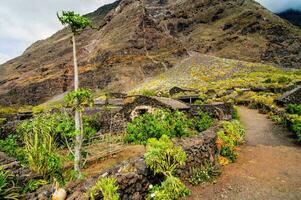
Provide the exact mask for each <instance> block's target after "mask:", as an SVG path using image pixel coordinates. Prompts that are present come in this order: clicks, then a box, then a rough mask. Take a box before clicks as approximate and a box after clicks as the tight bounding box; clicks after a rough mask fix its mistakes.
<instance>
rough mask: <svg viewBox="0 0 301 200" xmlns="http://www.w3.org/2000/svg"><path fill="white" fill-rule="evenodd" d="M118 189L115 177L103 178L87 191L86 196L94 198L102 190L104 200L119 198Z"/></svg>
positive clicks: (116, 199)
mask: <svg viewBox="0 0 301 200" xmlns="http://www.w3.org/2000/svg"><path fill="white" fill-rule="evenodd" d="M117 191H118V186H117V180H116V179H115V178H101V179H99V180H98V181H97V182H96V183H95V185H94V186H93V187H91V188H90V189H89V190H88V191H87V193H86V196H88V197H90V199H92V200H94V199H95V197H96V196H97V195H99V192H101V193H102V195H103V198H104V200H118V199H119V194H118V192H117Z"/></svg>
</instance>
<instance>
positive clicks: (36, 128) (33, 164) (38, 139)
mask: <svg viewBox="0 0 301 200" xmlns="http://www.w3.org/2000/svg"><path fill="white" fill-rule="evenodd" d="M56 125H57V121H56V118H55V117H53V116H52V115H50V114H45V115H38V116H37V117H35V118H33V119H30V120H26V121H23V122H22V123H21V124H20V125H19V126H18V129H17V131H18V133H19V134H20V135H21V136H22V141H23V144H24V147H23V149H24V152H25V156H26V160H27V162H28V165H29V167H30V168H31V169H32V170H33V171H35V172H37V173H39V174H41V175H43V176H44V177H45V178H46V179H48V178H51V179H52V178H53V177H57V178H60V179H61V171H62V163H61V158H60V156H59V155H58V153H57V151H56V145H55V142H54V139H55V134H56Z"/></svg>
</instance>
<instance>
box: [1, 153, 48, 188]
mask: <svg viewBox="0 0 301 200" xmlns="http://www.w3.org/2000/svg"><path fill="white" fill-rule="evenodd" d="M0 167H2V168H3V169H4V170H7V171H9V172H10V173H11V174H12V175H13V176H14V178H15V179H16V180H17V182H18V184H20V185H25V183H26V182H28V181H29V180H34V179H40V178H42V177H41V176H39V175H37V174H35V173H33V172H32V171H31V170H30V169H28V168H26V167H22V165H21V164H20V163H19V162H18V161H17V160H16V159H15V158H12V157H8V156H7V155H6V154H5V153H3V152H0Z"/></svg>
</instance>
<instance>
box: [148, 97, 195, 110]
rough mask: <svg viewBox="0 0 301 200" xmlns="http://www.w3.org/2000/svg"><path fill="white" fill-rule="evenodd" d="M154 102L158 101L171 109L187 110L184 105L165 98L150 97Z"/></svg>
mask: <svg viewBox="0 0 301 200" xmlns="http://www.w3.org/2000/svg"><path fill="white" fill-rule="evenodd" d="M150 98H152V99H154V100H157V101H159V102H160V103H162V104H165V105H167V106H168V107H171V108H172V109H175V110H176V109H189V106H188V105H186V104H185V103H182V102H180V101H178V100H175V99H171V98H166V97H150Z"/></svg>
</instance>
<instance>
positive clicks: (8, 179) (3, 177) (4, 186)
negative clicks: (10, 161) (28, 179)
mask: <svg viewBox="0 0 301 200" xmlns="http://www.w3.org/2000/svg"><path fill="white" fill-rule="evenodd" d="M19 196H20V195H19V188H18V187H16V186H15V183H14V181H13V177H12V175H11V174H10V173H9V172H8V171H7V170H3V168H0V199H10V200H18V199H20V198H19Z"/></svg>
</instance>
